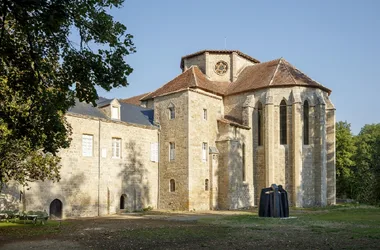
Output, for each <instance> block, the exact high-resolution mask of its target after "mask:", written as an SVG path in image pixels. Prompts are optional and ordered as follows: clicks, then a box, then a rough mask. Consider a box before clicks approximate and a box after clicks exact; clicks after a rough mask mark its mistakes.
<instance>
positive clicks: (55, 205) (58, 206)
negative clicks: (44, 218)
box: [49, 199, 62, 219]
mask: <svg viewBox="0 0 380 250" xmlns="http://www.w3.org/2000/svg"><path fill="white" fill-rule="evenodd" d="M49 211H50V218H51V219H62V201H60V200H58V199H55V200H53V201H52V202H51V203H50V209H49Z"/></svg>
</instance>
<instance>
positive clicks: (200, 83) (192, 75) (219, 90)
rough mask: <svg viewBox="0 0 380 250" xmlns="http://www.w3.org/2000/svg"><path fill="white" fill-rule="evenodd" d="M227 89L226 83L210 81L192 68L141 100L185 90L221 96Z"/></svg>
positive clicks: (194, 67) (195, 68) (196, 69)
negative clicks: (193, 89) (190, 89)
mask: <svg viewBox="0 0 380 250" xmlns="http://www.w3.org/2000/svg"><path fill="white" fill-rule="evenodd" d="M227 87H228V83H223V82H214V81H210V80H209V79H207V77H206V76H205V75H204V74H203V73H202V71H201V70H200V69H199V68H198V67H197V66H192V67H190V68H189V69H188V70H186V71H185V72H183V73H182V74H180V75H179V76H177V77H176V78H174V79H173V80H171V81H170V82H168V83H167V84H165V85H163V86H162V87H161V88H159V89H157V90H156V91H153V92H152V93H150V94H149V95H147V96H145V97H143V98H142V99H141V100H148V99H151V98H155V97H157V96H161V95H164V94H168V93H173V92H177V91H180V90H184V89H187V88H200V89H203V90H206V91H209V92H212V93H216V94H219V95H223V94H224V92H225V90H226V89H227Z"/></svg>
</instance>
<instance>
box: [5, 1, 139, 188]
mask: <svg viewBox="0 0 380 250" xmlns="http://www.w3.org/2000/svg"><path fill="white" fill-rule="evenodd" d="M123 2H124V1H123V0H29V1H25V0H2V1H1V2H0V12H1V15H0V184H6V183H7V182H8V181H10V180H11V179H13V180H16V181H18V182H19V183H21V184H26V182H27V181H33V180H43V179H46V178H47V179H51V180H59V157H58V156H57V152H58V151H59V149H61V148H67V147H68V146H69V144H70V132H71V128H70V126H69V124H68V123H67V122H66V120H65V116H64V115H65V112H66V111H67V110H68V109H69V107H70V106H72V105H74V103H75V98H78V99H79V100H80V101H86V102H91V103H93V104H94V105H96V104H95V101H96V100H97V99H98V95H97V91H96V88H95V87H96V86H99V87H101V88H103V89H105V90H107V91H108V90H110V89H112V88H115V87H121V86H127V85H128V81H127V76H128V75H129V74H130V73H131V72H132V68H131V67H130V66H129V64H128V63H127V62H126V61H125V57H126V56H127V55H128V54H130V53H133V52H135V47H134V44H133V42H132V38H133V37H132V35H130V34H128V33H127V32H126V27H125V26H124V25H123V24H121V23H119V22H117V21H114V20H113V17H112V16H111V15H110V14H109V13H108V12H109V10H110V9H111V8H114V7H116V8H119V7H121V5H122V4H123ZM74 33H76V34H77V37H78V39H73V37H76V36H75V34H74Z"/></svg>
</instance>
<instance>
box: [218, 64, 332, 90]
mask: <svg viewBox="0 0 380 250" xmlns="http://www.w3.org/2000/svg"><path fill="white" fill-rule="evenodd" d="M297 85H299V86H307V87H315V88H320V89H322V90H324V91H327V92H328V93H330V92H331V90H330V89H328V88H326V87H324V86H322V85H321V84H319V83H318V82H316V81H314V80H313V79H311V78H310V77H308V76H307V75H305V74H304V73H302V72H301V71H300V70H298V69H297V68H295V67H294V66H293V65H291V64H290V63H288V62H287V61H286V60H285V59H283V58H280V59H276V60H273V61H269V62H265V63H259V64H255V65H252V66H248V67H246V68H245V69H244V70H243V71H242V72H241V74H240V75H239V76H238V79H237V80H236V81H235V82H233V83H231V84H230V87H229V88H228V90H227V92H226V93H225V95H232V94H237V93H241V92H246V91H251V90H256V89H261V88H267V87H280V86H297Z"/></svg>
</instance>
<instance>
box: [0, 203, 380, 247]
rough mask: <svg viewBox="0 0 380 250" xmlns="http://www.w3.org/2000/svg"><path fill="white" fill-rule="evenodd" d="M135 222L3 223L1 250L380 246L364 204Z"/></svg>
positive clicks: (160, 214) (378, 219)
mask: <svg viewBox="0 0 380 250" xmlns="http://www.w3.org/2000/svg"><path fill="white" fill-rule="evenodd" d="M132 217H133V216H124V217H123V216H119V217H102V218H90V219H77V220H67V221H64V222H62V223H61V224H59V223H58V222H54V221H49V222H48V223H47V224H46V225H32V224H26V225H24V224H14V223H6V222H0V248H1V247H4V249H19V248H24V247H28V246H30V244H37V245H35V246H36V247H39V245H38V244H42V243H43V246H46V245H47V246H49V244H51V246H53V245H54V244H59V242H65V244H67V243H68V242H69V243H70V244H72V245H69V246H70V249H76V248H77V249H88V248H94V249H120V248H128V249H140V248H143V249H144V248H154V249H157V248H158V249H160V248H161V249H171V248H173V249H182V248H184V249H198V248H202V249H205V248H206V249H242V248H254V247H258V248H278V247H281V248H284V249H295V248H297V249H299V248H303V249H357V248H359V247H360V248H361V249H375V248H377V247H378V246H379V245H380V208H379V207H371V206H363V205H361V206H333V207H328V208H318V209H317V208H315V209H291V211H290V217H289V218H286V219H280V218H261V217H258V216H257V210H253V211H241V212H228V211H226V212H223V211H221V212H215V213H214V212H213V213H189V212H187V213H178V212H165V211H150V212H146V213H142V214H140V215H139V216H135V218H132ZM1 242H4V245H3V246H2V245H1ZM24 242H25V245H23V244H24ZM31 242H32V243H31ZM6 244H10V245H6ZM13 245H15V247H14V248H12V247H11V248H7V246H13ZM63 249H65V248H63Z"/></svg>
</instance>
